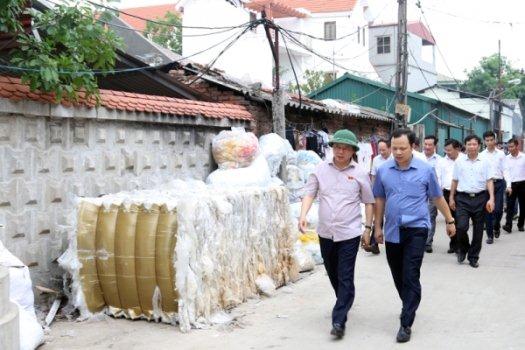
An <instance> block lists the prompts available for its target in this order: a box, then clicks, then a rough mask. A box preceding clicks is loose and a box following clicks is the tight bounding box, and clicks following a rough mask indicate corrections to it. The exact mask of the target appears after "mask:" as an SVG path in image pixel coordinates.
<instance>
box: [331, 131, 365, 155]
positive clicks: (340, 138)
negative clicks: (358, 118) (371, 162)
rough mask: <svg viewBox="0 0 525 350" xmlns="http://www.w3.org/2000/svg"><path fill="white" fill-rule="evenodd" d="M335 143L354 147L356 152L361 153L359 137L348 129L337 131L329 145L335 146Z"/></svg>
mask: <svg viewBox="0 0 525 350" xmlns="http://www.w3.org/2000/svg"><path fill="white" fill-rule="evenodd" d="M334 143H344V144H345V145H350V146H352V147H354V148H355V151H356V152H357V151H359V146H358V145H357V137H355V134H354V133H353V132H351V131H350V130H348V129H342V130H337V131H336V132H335V134H334V136H333V137H332V139H331V140H330V142H329V143H328V144H329V145H330V146H333V145H334Z"/></svg>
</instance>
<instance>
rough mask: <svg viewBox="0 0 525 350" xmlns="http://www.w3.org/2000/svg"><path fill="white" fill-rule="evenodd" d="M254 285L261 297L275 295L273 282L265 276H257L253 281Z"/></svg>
mask: <svg viewBox="0 0 525 350" xmlns="http://www.w3.org/2000/svg"><path fill="white" fill-rule="evenodd" d="M255 285H256V286H257V290H258V291H259V293H261V294H262V295H265V296H267V297H271V296H273V295H274V293H275V289H276V288H275V283H274V282H273V280H272V279H271V278H270V276H268V275H267V274H264V273H263V274H262V275H259V276H258V277H257V278H256V279H255Z"/></svg>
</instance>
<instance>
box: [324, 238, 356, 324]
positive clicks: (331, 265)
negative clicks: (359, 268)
mask: <svg viewBox="0 0 525 350" xmlns="http://www.w3.org/2000/svg"><path fill="white" fill-rule="evenodd" d="M360 240H361V237H356V238H352V239H349V240H346V241H341V242H334V241H332V240H331V239H326V238H322V237H319V242H320V245H321V255H322V257H323V260H324V267H325V268H326V272H327V273H328V278H329V279H330V283H331V284H332V287H333V288H334V291H335V296H336V298H337V300H336V302H335V305H334V309H333V311H332V324H334V323H338V324H340V325H341V326H343V327H344V326H345V324H346V319H347V314H348V311H350V308H351V307H352V304H353V303H354V297H355V286H354V268H355V260H356V258H357V251H358V250H359V242H360Z"/></svg>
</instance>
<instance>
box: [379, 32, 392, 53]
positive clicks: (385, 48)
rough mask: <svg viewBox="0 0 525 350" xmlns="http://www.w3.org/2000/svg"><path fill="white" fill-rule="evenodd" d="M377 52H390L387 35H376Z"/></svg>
mask: <svg viewBox="0 0 525 350" xmlns="http://www.w3.org/2000/svg"><path fill="white" fill-rule="evenodd" d="M377 53H378V54H383V53H390V37H389V36H378V37H377Z"/></svg>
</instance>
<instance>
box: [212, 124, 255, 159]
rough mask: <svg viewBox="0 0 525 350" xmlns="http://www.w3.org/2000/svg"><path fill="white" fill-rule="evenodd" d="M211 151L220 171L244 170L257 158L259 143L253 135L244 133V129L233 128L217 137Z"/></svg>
mask: <svg viewBox="0 0 525 350" xmlns="http://www.w3.org/2000/svg"><path fill="white" fill-rule="evenodd" d="M211 149H212V153H213V158H214V159H215V162H216V163H217V165H218V166H219V169H237V168H244V167H247V166H249V165H250V164H251V163H252V162H253V160H254V159H255V157H256V156H257V153H258V150H259V142H258V140H257V137H256V136H255V135H254V134H253V133H251V132H246V131H244V128H232V130H224V131H221V132H220V133H219V134H218V135H217V136H215V137H214V138H213V140H212V143H211Z"/></svg>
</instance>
